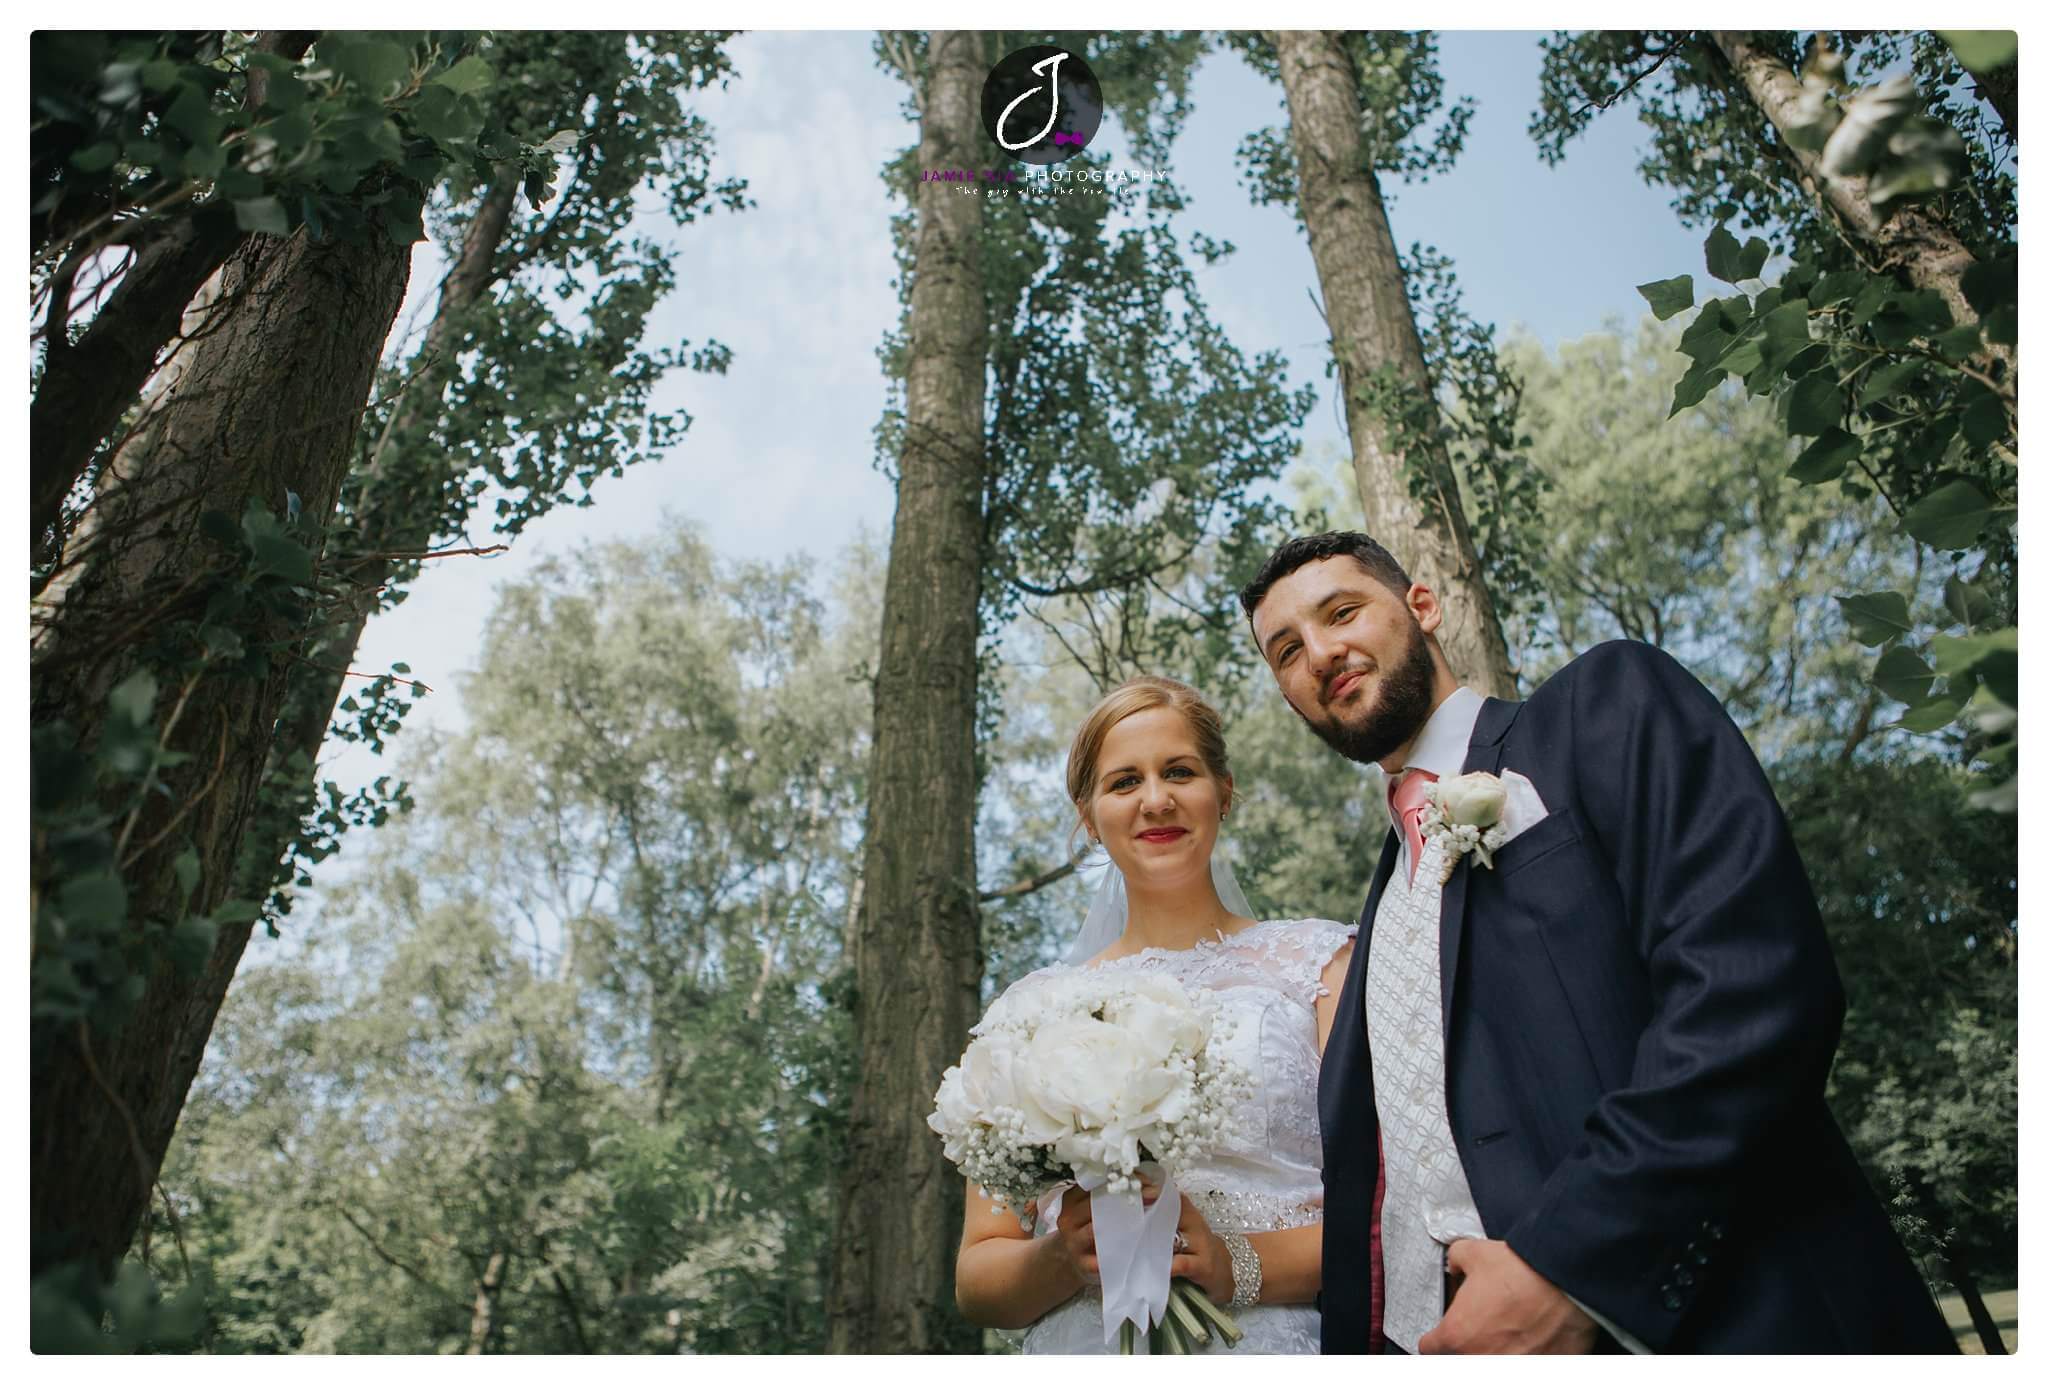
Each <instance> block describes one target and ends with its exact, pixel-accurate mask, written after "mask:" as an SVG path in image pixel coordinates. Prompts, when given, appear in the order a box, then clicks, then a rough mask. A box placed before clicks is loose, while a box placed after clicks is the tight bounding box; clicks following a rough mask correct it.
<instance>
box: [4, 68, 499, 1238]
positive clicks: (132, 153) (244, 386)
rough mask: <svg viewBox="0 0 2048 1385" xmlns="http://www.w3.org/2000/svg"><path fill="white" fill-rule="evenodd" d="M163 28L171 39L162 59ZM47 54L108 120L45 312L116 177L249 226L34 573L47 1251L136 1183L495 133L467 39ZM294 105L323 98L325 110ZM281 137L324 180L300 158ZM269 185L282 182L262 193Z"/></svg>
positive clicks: (125, 1205) (188, 1057) (54, 214)
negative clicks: (299, 689)
mask: <svg viewBox="0 0 2048 1385" xmlns="http://www.w3.org/2000/svg"><path fill="white" fill-rule="evenodd" d="M160 42H165V43H168V44H169V51H170V52H171V53H172V54H173V56H167V57H154V58H153V57H151V56H150V55H151V53H152V52H155V51H156V48H157V46H158V45H159V43H160ZM60 47H61V46H60ZM61 51H62V52H63V53H65V55H66V57H65V61H66V62H69V63H72V64H73V67H71V68H67V69H66V73H67V80H72V81H74V82H82V83H83V86H84V88H85V89H86V90H88V91H97V93H98V95H97V96H96V97H93V98H91V99H90V100H88V101H86V102H85V104H83V105H76V104H74V106H72V107H66V108H63V110H64V114H63V117H62V118H63V121H65V122H68V123H69V124H70V125H74V126H81V127H85V128H87V129H88V130H97V131H99V132H101V133H102V134H109V132H111V133H110V137H108V138H104V139H102V140H101V141H100V142H99V143H97V144H91V145H88V146H87V148H86V149H81V150H79V151H78V152H76V153H70V154H69V155H68V157H67V156H66V152H65V141H66V140H67V139H68V140H70V142H71V143H73V144H75V143H77V142H78V137H76V136H68V135H62V131H59V132H58V134H55V135H52V136H51V140H52V146H53V147H52V150H51V152H50V158H49V160H48V161H47V163H46V165H45V166H43V167H42V168H40V169H39V170H38V177H39V178H40V179H42V180H43V181H42V183H40V184H39V186H44V187H45V188H46V191H45V192H44V194H43V197H42V199H41V202H40V203H39V206H41V208H42V209H43V211H42V212H40V213H39V214H47V215H48V216H50V217H51V218H52V220H53V222H54V223H55V231H54V233H53V234H54V237H55V238H54V239H53V240H52V241H51V242H50V246H49V249H48V252H47V253H48V254H49V255H51V256H55V257H58V264H59V268H58V271H57V273H56V274H55V275H54V276H53V277H52V279H51V280H50V282H48V283H47V284H46V285H45V288H46V290H47V291H48V296H49V303H50V304H51V305H52V309H53V310H52V311H51V312H50V313H47V314H46V315H45V321H46V323H56V324H65V322H66V316H65V313H64V312H63V311H61V310H59V309H58V306H57V305H68V304H69V303H70V301H71V294H72V291H73V286H72V284H71V282H70V281H69V279H68V278H67V276H66V275H65V274H64V272H63V266H64V265H66V264H70V263H72V262H73V261H74V260H76V258H77V256H78V254H79V253H80V252H81V251H82V250H83V249H84V248H86V247H88V246H91V245H92V244H93V242H92V240H91V239H90V236H91V235H92V234H93V230H92V228H93V227H95V226H97V225H100V224H101V223H102V222H105V221H106V220H108V219H109V218H111V217H113V216H114V214H115V213H116V212H119V211H121V210H122V207H123V205H125V203H126V202H127V201H143V202H146V203H147V205H148V207H149V213H147V214H161V215H165V216H171V217H175V216H179V215H192V216H197V217H201V218H203V217H205V216H207V215H209V214H210V211H209V209H211V208H213V207H215V206H217V205H219V204H221V203H223V202H231V203H233V205H234V208H235V214H236V215H237V216H238V217H239V218H240V219H241V221H242V223H243V224H244V225H245V227H247V228H251V229H255V230H257V231H259V232H262V234H259V235H258V236H256V237H255V238H254V239H251V240H250V241H248V242H247V243H246V244H245V245H243V247H242V248H241V249H240V250H239V251H237V252H236V253H235V254H234V255H233V256H232V257H231V258H230V259H229V260H228V261H227V262H226V264H225V266H224V267H223V269H222V271H221V274H220V276H219V281H218V289H217V291H216V292H214V293H212V294H211V295H208V296H203V301H202V302H201V304H200V305H199V307H198V309H197V311H196V312H194V313H192V314H188V322H187V330H188V331H193V332H194V335H195V336H196V337H197V339H196V340H191V341H188V342H186V343H184V344H183V345H182V346H180V347H179V348H178V355H177V359H176V361H175V362H174V363H173V364H174V368H173V369H170V370H168V371H166V372H164V373H163V374H162V375H160V377H159V379H158V382H157V387H156V388H155V390H154V391H153V392H152V394H151V396H150V397H149V399H148V400H147V401H145V402H144V403H143V404H142V405H141V407H140V408H139V409H138V410H137V411H136V413H135V417H134V421H133V423H132V424H131V425H130V426H129V427H128V428H127V429H125V430H124V431H123V432H122V434H121V435H120V437H119V439H118V441H117V442H116V443H115V444H114V445H113V446H112V448H111V450H110V451H109V452H108V453H106V454H105V455H104V457H103V459H102V460H99V461H96V462H94V463H93V464H92V465H91V466H90V467H89V468H88V471H87V475H86V478H85V479H86V483H87V487H88V492H87V494H86V496H85V498H84V500H83V502H82V504H81V505H80V506H79V508H78V509H77V511H76V512H75V518H74V519H73V520H72V521H71V522H68V523H67V524H66V525H65V529H66V533H65V535H64V542H63V549H62V552H61V555H60V556H58V557H57V558H56V559H54V560H53V561H52V562H51V563H50V564H48V565H46V566H44V567H43V568H41V569H40V570H39V571H37V572H33V573H32V577H33V578H35V579H37V580H38V581H39V582H40V584H41V586H40V591H39V593H38V595H37V597H36V600H35V604H34V606H33V609H32V639H31V708H32V715H33V719H34V724H33V731H32V746H33V754H34V773H35V790H34V801H33V804H32V808H31V830H32V846H31V859H32V869H33V877H32V888H33V894H32V900H33V906H34V910H35V934H34V942H33V950H32V954H31V956H32V1015H33V1018H32V1036H31V1042H32V1059H31V1065H32V1078H31V1122H32V1129H33V1131H34V1137H33V1141H32V1152H31V1174H32V1181H33V1191H32V1201H33V1209H34V1210H33V1219H32V1231H33V1238H34V1241H33V1246H32V1251H31V1261H32V1265H33V1266H34V1268H35V1269H36V1270H37V1271H38V1272H40V1271H42V1270H44V1269H46V1268H49V1267H51V1266H53V1265H56V1264H57V1263H59V1262H61V1261H66V1260H72V1259H81V1260H84V1261H86V1262H88V1263H89V1264H91V1265H92V1266H94V1267H97V1268H100V1269H104V1268H105V1267H107V1266H109V1265H111V1263H112V1262H113V1261H114V1260H115V1259H117V1258H118V1257H119V1256H120V1255H121V1253H122V1252H123V1251H124V1250H125V1248H126V1247H127V1244H128V1241H129V1239H130V1236H131V1235H132V1233H133V1231H134V1229H135V1226H136V1224H137V1221H138V1218H139V1217H140V1215H141V1213H142V1211H143V1208H144V1207H145V1206H146V1205H147V1203H148V1200H149V1197H150V1193H151V1188H152V1185H153V1183H154V1181H155V1178H156V1173H157V1169H158V1166H159V1164H160V1162H161V1159H162V1156H163V1151H164V1147H165V1144H166V1143H167V1141H168V1139H169V1137H170V1133H171V1129H172V1126H173V1124H174V1123H175V1120H176V1117H177V1113H178V1109H179V1107H180V1104H181V1103H182V1101H183V1098H184V1094H185V1090H186V1087H187V1085H188V1084H189V1082H190V1080H191V1077H192V1073H193V1070H194V1068H195V1067H196V1065H197V1063H198V1061H199V1057H200V1053H201V1050H202V1049H203V1047H204V1044H205V1040H206V1035H207V1032H208V1030H209V1028H210V1026H211V1023H212V1019H213V1015H214V1013H215V1012H216V1010H217V1009H218V1007H219V1004H220V1001H221V997H222V995H223V994H224V992H225V989H226V987H227V984H228V980H229V978H230V977H231V976H232V974H233V972H234V970H235V965H236V963H237V961H238V959H239V958H240V956H241V952H242V948H243V945H244V943H245V942H246V940H247V938H248V934H249V926H250V922H251V920H252V919H253V918H254V916H255V910H254V908H253V907H252V906H251V904H250V902H249V901H246V900H242V901H238V900H236V899H234V898H233V896H232V893H231V888H232V881H233V878H234V867H235V861H236V855H237V852H238V849H239V846H240V841H241V835H242V833H243V831H244V829H245V827H246V825H247V822H248V818H249V815H250V812H251V810H252V805H253V804H254V802H255V800H256V798H257V796H258V793H259V790H260V788H261V785H262V782H263V778H264V766H265V758H266V754H267V748H268V745H269V742H270V735H271V729H272V726H273V724H274V722H275V719H276V717H277V715H278V712H279V711H280V709H281V706H282V700H283V695H284V691H285V687H286V681H287V677H288V674H289V668H290V662H291V660H292V658H293V657H294V656H295V655H296V653H297V641H298V640H299V639H300V638H301V637H302V636H303V633H304V631H305V629H306V626H307V623H308V619H309V610H310V607H311V606H312V605H313V604H315V603H317V602H318V601H319V600H320V599H321V597H320V592H319V582H318V577H317V572H316V569H317V565H318V561H319V558H320V555H321V552H322V548H323V530H322V522H323V521H324V520H325V519H326V517H327V516H328V515H329V514H331V512H332V510H333V507H334V504H335V499H336V496H337V494H338V492H339V490H340V487H341V483H342V477H343V475H344V473H345V471H346V469H347V465H348V461H349V458H350V455H351V446H350V445H351V442H352V441H353V439H354V437H355V435H356V429H357V426H358V423H359V419H360V415H361V412H362V410H363V407H364V404H365V401H366V399H367V396H368V393H369V386H370V382H371V378H372V374H373V371H374V368H375V364H376V360H377V353H378V349H379V347H380V345H381V343H382V341H383V339H384V337H385V335H386V333H387V332H388V331H389V329H390V326H391V322H392V320H393V318H394V316H395V314H396V312H397V309H398V305H399V303H400V301H401V300H402V298H403V295H404V290H405V285H406V279H407V271H408V263H409V258H410V249H409V247H410V245H411V243H412V241H413V240H414V239H415V238H416V237H417V236H418V235H419V230H420V227H419V210H420V207H421V206H422V204H423V202H424V200H425V195H426V190H427V188H428V186H429V185H431V184H432V183H434V182H436V181H438V179H439V178H440V177H442V176H443V175H444V173H445V171H446V169H447V168H448V167H449V166H450V165H451V164H454V163H457V162H461V161H465V160H467V159H469V158H471V157H473V156H474V154H475V149H476V146H477V141H478V140H479V139H480V138H481V139H488V138H489V137H490V135H489V132H487V131H484V130H483V112H482V110H481V108H480V107H479V106H478V105H477V104H476V102H475V100H474V98H473V96H472V93H473V92H474V91H475V90H477V89H478V88H479V87H480V86H481V85H483V84H484V83H487V82H488V80H489V77H490V72H489V68H488V65H483V64H480V63H478V62H477V61H476V60H475V59H474V56H473V55H471V54H468V53H466V52H465V51H464V47H463V40H462V38H461V36H460V35H453V36H450V35H442V36H434V37H418V36H399V37H398V38H397V39H392V38H386V37H380V36H365V35H329V36H326V37H324V38H323V39H321V40H320V41H318V42H317V43H315V44H314V45H313V48H312V51H311V55H310V57H309V59H308V61H307V62H306V63H305V64H304V65H299V64H295V63H293V62H292V61H291V60H289V59H288V58H286V57H284V56H282V54H280V53H264V52H260V51H259V52H256V53H253V54H249V55H246V64H247V66H244V65H243V64H242V63H239V62H237V61H235V60H234V58H233V57H232V56H229V55H227V52H226V50H225V49H224V48H220V47H210V46H202V48H201V49H200V50H199V51H197V52H195V53H193V54H191V55H190V61H187V62H184V63H182V64H181V62H180V61H179V60H178V57H177V56H176V54H177V52H178V47H177V43H176V42H173V41H159V40H154V39H150V38H148V37H147V36H144V37H142V38H139V39H134V40H130V39H125V38H124V39H120V40H118V41H115V42H113V43H111V44H108V45H100V46H95V45H94V44H93V43H91V42H86V43H85V44H84V45H83V47H70V48H61ZM53 61H54V59H53ZM79 63H83V64H85V65H86V66H88V67H89V66H90V65H91V64H94V63H97V64H99V67H98V69H97V77H94V76H93V75H92V73H91V72H83V74H82V75H81V72H82V69H79V68H78V67H77V66H76V65H77V64H79ZM251 69H255V70H259V71H260V72H261V73H262V74H264V79H263V80H260V81H252V78H251V76H250V70H251ZM138 83H139V88H138ZM252 86H253V97H254V101H255V104H254V105H252V104H251V99H250V98H251V95H252V90H251V89H252ZM138 89H147V90H150V91H158V92H164V91H173V92H175V95H174V96H173V97H172V100H171V105H170V107H169V109H167V110H166V111H165V112H164V113H163V116H162V122H161V123H162V125H164V126H168V127H169V128H170V129H175V130H176V131H177V132H178V138H176V139H172V138H170V137H169V134H168V133H167V132H165V133H163V134H162V137H160V138H150V137H148V136H149V134H150V132H152V131H158V130H159V128H160V127H159V124H157V123H155V122H154V118H153V117H152V116H151V115H150V114H149V113H148V112H147V111H143V112H141V113H139V114H138V112H137V111H136V110H135V109H134V106H133V100H132V98H134V96H135V93H136V91H137V90H138ZM95 102H96V103H97V104H94V103H95ZM146 104H147V103H146V102H145V105H146ZM302 108H311V109H312V110H313V111H314V112H315V113H316V114H318V115H319V116H320V117H321V118H322V119H324V120H328V121H330V122H332V123H331V124H330V125H329V126H328V127H327V132H326V136H325V137H323V138H322V139H320V140H316V139H315V138H314V134H313V131H312V129H311V128H310V126H307V125H306V119H305V112H304V109H302ZM295 115H296V116H297V117H298V123H296V124H294V123H293V119H294V116H295ZM252 122H253V124H252V125H251V129H252V132H251V133H250V134H249V135H248V136H247V137H246V138H247V145H246V146H238V147H244V148H247V147H253V146H254V145H256V144H257V143H259V140H258V136H261V142H262V143H263V147H264V148H265V149H267V150H268V151H269V152H268V154H266V155H265V156H264V159H263V160H261V161H259V162H260V163H261V164H262V169H263V172H262V173H261V174H259V173H255V172H249V171H246V170H245V171H243V172H245V173H247V176H245V177H241V178H236V177H231V176H230V174H232V173H235V172H236V170H232V169H225V168H224V167H222V166H221V165H220V164H219V163H218V161H217V160H214V161H211V162H209V161H208V159H207V154H206V151H207V147H208V143H209V142H210V141H212V142H219V143H223V144H224V143H228V142H229V141H228V140H227V135H228V133H229V132H230V129H231V127H233V126H235V125H237V124H245V125H249V124H251V123H252ZM302 126H303V127H304V128H302ZM60 135H62V137H61V138H60V137H59V136H60ZM89 151H90V152H89ZM321 151H326V153H325V154H323V153H322V152H321ZM295 155H305V157H306V160H307V161H308V162H310V163H311V164H313V165H314V170H315V172H316V173H317V174H318V176H320V177H321V178H322V179H323V181H322V182H321V183H320V184H319V185H318V186H317V187H314V188H310V189H298V188H297V185H296V184H293V183H292V181H291V180H292V179H293V178H296V177H298V176H300V174H301V173H302V172H303V169H300V168H291V169H290V171H289V176H287V168H286V167H285V166H289V165H291V161H292V158H293V156H295ZM251 157H252V158H254V155H251ZM195 161H196V162H195ZM278 161H282V164H283V165H284V166H280V165H279V162H278ZM109 170H112V172H111V173H109ZM74 175H76V176H78V177H80V178H82V179H83V183H84V186H83V190H82V191H79V192H78V195H77V196H73V195H72V194H73V192H74V189H73V188H72V187H70V186H69V185H68V180H70V179H71V178H72V177H73V176H74ZM102 175H106V176H102ZM271 175H274V176H271ZM266 178H269V181H266ZM208 180H210V181H208ZM110 183H111V185H113V186H114V188H115V191H116V193H117V194H118V197H117V205H115V206H114V207H112V208H111V209H108V210H105V211H101V212H100V213H99V219H98V220H97V221H96V220H94V219H92V218H90V217H89V216H88V215H87V212H86V210H85V209H86V208H91V207H101V206H104V205H105V202H106V199H107V196H108V191H107V189H108V187H109V185H110ZM287 185H290V186H292V187H293V188H294V189H295V195H294V199H293V201H292V202H291V203H290V204H289V205H287V204H286V203H284V202H282V201H281V200H279V198H277V197H275V196H268V197H266V196H264V195H262V194H264V193H265V192H266V191H270V190H278V189H281V188H283V187H284V186H287ZM138 189H140V190H141V191H140V192H138V191H136V190H138ZM159 204H161V205H159ZM147 214H138V215H130V216H126V217H123V218H121V219H122V220H125V221H135V220H146V218H147ZM135 234H138V235H140V234H145V232H143V231H138V232H136V233H135ZM137 267H142V266H141V265H140V263H139V262H138V265H137ZM111 305H112V303H111V300H110V303H109V306H111ZM230 321H231V322H232V323H233V330H227V329H226V328H225V326H224V324H225V323H227V322H230ZM195 323H196V324H200V325H203V327H204V330H203V332H202V331H199V330H198V327H197V326H196V325H195ZM67 330H68V328H67ZM88 330H89V329H88ZM53 344H54V343H52V342H46V343H45V348H46V356H45V360H46V367H45V368H46V369H48V368H49V367H48V365H47V361H48V351H49V348H50V347H51V346H52V345H53ZM57 354H58V355H59V356H60V357H61V356H62V354H63V353H62V351H61V350H60V351H59V352H58V353H57ZM92 441H95V442H96V441H97V439H93V440H92ZM159 690H161V691H162V693H163V694H164V696H163V697H162V698H161V699H160V698H159V696H158V693H159Z"/></svg>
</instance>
